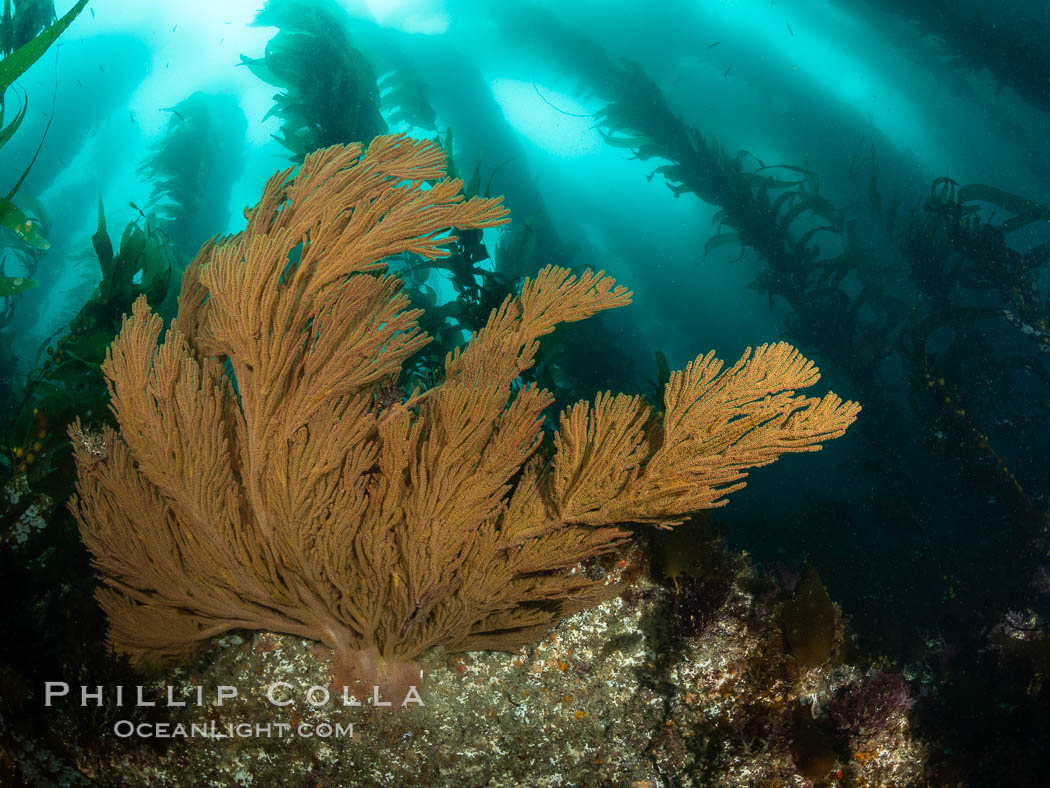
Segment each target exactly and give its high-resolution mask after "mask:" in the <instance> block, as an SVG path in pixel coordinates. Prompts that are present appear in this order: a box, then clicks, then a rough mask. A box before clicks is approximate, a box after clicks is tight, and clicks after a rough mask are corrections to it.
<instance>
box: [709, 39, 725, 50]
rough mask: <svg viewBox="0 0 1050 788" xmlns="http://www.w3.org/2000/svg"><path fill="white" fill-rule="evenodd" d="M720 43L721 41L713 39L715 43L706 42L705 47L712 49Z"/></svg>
mask: <svg viewBox="0 0 1050 788" xmlns="http://www.w3.org/2000/svg"><path fill="white" fill-rule="evenodd" d="M721 43H722V42H721V41H715V43H713V44H708V45H707V48H708V49H714V48H715V47H716V46H718V45H719V44H721Z"/></svg>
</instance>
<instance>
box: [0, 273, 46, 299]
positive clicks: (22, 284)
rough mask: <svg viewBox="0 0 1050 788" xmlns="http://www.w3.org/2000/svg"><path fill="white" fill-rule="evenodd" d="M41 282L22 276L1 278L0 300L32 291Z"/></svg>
mask: <svg viewBox="0 0 1050 788" xmlns="http://www.w3.org/2000/svg"><path fill="white" fill-rule="evenodd" d="M38 284H40V283H39V282H37V281H36V280H35V279H26V278H25V277H21V276H0V298H7V297H8V296H13V295H17V294H18V293H22V292H25V291H26V290H32V289H33V288H34V287H36V286H37V285H38Z"/></svg>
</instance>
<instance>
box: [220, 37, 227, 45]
mask: <svg viewBox="0 0 1050 788" xmlns="http://www.w3.org/2000/svg"><path fill="white" fill-rule="evenodd" d="M225 40H226V38H225V37H223V38H220V39H219V46H222V42H223V41H225Z"/></svg>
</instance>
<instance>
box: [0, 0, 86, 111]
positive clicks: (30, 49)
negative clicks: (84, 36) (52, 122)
mask: <svg viewBox="0 0 1050 788" xmlns="http://www.w3.org/2000/svg"><path fill="white" fill-rule="evenodd" d="M87 4H88V0H80V2H78V3H77V4H76V5H75V6H73V7H72V8H71V9H69V12H68V13H67V14H66V15H65V16H64V17H62V18H61V19H59V20H58V21H57V22H55V24H53V25H51V27H49V28H48V29H47V30H45V31H44V32H43V33H41V34H40V35H38V36H37V37H36V38H34V39H33V40H32V41H30V42H29V43H28V44H25V45H24V46H22V47H19V48H18V49H16V50H15V51H14V52H12V53H11V54H10V55H8V56H7V57H5V58H4V59H3V60H0V96H2V95H3V93H4V91H5V90H7V89H8V88H9V87H10V86H11V83H13V82H14V81H15V80H16V79H18V78H19V77H20V76H22V74H24V73H25V72H26V71H28V70H29V67H30V66H31V65H33V64H34V63H35V62H36V61H37V60H39V59H40V56H41V55H43V54H44V53H45V52H46V51H47V49H48V47H50V46H51V45H52V44H53V43H55V39H57V38H58V37H59V36H60V35H62V32H63V31H64V30H65V29H66V28H67V27H69V26H70V24H72V22H73V20H74V19H76V18H77V15H78V14H80V12H81V11H83V10H84V7H85V6H86V5H87Z"/></svg>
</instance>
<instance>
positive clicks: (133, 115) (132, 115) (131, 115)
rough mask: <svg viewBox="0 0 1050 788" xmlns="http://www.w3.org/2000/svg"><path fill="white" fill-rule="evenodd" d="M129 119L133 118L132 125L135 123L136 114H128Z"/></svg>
mask: <svg viewBox="0 0 1050 788" xmlns="http://www.w3.org/2000/svg"><path fill="white" fill-rule="evenodd" d="M128 117H129V118H131V122H132V123H134V122H135V113H134V112H128Z"/></svg>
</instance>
